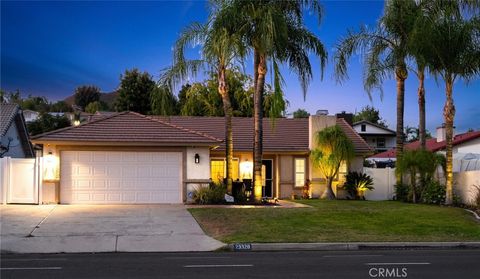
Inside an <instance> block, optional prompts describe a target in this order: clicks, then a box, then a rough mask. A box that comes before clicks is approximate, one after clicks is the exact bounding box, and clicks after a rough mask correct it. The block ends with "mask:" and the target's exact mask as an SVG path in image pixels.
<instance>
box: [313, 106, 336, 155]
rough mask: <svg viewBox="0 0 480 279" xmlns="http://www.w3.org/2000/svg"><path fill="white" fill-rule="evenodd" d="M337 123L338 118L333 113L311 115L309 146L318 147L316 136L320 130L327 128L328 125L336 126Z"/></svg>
mask: <svg viewBox="0 0 480 279" xmlns="http://www.w3.org/2000/svg"><path fill="white" fill-rule="evenodd" d="M335 124H337V118H336V117H335V116H333V115H319V114H318V112H317V114H316V115H310V117H309V118H308V138H309V142H308V146H309V148H310V149H313V148H315V147H316V143H315V137H316V134H317V132H318V131H321V130H323V129H325V128H326V127H330V126H334V125H335Z"/></svg>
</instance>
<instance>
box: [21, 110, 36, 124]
mask: <svg viewBox="0 0 480 279" xmlns="http://www.w3.org/2000/svg"><path fill="white" fill-rule="evenodd" d="M38 117H40V113H39V112H38V111H33V110H29V109H26V110H24V111H23V118H25V122H27V123H29V122H33V121H35V120H37V119H38Z"/></svg>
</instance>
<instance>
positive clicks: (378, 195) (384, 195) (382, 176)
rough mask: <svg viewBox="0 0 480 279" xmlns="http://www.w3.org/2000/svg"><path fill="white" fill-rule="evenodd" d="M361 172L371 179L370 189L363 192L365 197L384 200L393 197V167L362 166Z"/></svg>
mask: <svg viewBox="0 0 480 279" xmlns="http://www.w3.org/2000/svg"><path fill="white" fill-rule="evenodd" d="M363 172H364V173H365V174H367V175H369V176H370V177H371V178H372V179H373V187H374V188H375V189H374V190H372V191H366V192H365V199H367V200H371V201H385V200H391V199H393V196H394V195H395V187H394V185H395V169H392V168H384V169H377V168H363Z"/></svg>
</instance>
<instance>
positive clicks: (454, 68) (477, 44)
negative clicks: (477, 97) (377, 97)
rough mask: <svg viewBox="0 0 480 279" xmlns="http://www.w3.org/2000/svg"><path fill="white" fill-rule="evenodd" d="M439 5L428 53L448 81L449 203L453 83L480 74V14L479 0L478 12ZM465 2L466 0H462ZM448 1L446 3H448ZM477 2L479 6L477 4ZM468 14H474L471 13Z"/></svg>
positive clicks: (437, 73) (433, 69)
mask: <svg viewBox="0 0 480 279" xmlns="http://www.w3.org/2000/svg"><path fill="white" fill-rule="evenodd" d="M437 2H438V6H436V7H435V8H434V9H433V12H431V13H430V14H429V20H430V23H431V24H430V25H429V30H428V32H430V33H431V39H430V40H429V41H428V43H429V44H430V45H429V48H430V49H431V55H430V56H429V57H428V64H429V68H430V71H431V72H432V73H433V74H434V75H435V76H436V77H440V78H441V79H442V80H443V81H444V82H445V95H446V101H445V106H444V109H443V117H444V122H445V128H446V193H447V195H446V200H445V203H446V204H451V203H452V201H453V158H452V142H453V122H454V118H455V105H454V101H453V85H454V84H455V81H456V80H458V79H463V80H464V81H466V82H468V81H470V80H472V79H474V78H477V77H478V75H479V74H480V39H479V38H480V17H479V15H478V14H479V13H478V7H479V6H480V3H479V2H478V1H470V2H468V1H466V2H465V3H466V4H473V7H470V9H474V11H475V12H474V13H473V15H472V13H468V10H467V11H464V10H463V9H462V6H461V5H458V3H457V2H456V1H447V3H445V2H441V1H437ZM459 3H463V2H459ZM445 4H446V5H445ZM475 5H476V6H475ZM466 15H470V17H467V16H466Z"/></svg>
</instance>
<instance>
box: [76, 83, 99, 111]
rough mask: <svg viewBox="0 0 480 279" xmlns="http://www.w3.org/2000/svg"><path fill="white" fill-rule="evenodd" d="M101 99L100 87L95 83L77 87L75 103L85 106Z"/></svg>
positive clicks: (83, 107)
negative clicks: (94, 84)
mask: <svg viewBox="0 0 480 279" xmlns="http://www.w3.org/2000/svg"><path fill="white" fill-rule="evenodd" d="M98 100H100V89H99V88H98V87H96V86H93V85H84V86H80V87H77V89H75V104H76V105H77V106H80V107H82V109H85V107H86V106H87V105H88V104H89V103H92V102H95V101H98Z"/></svg>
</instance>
